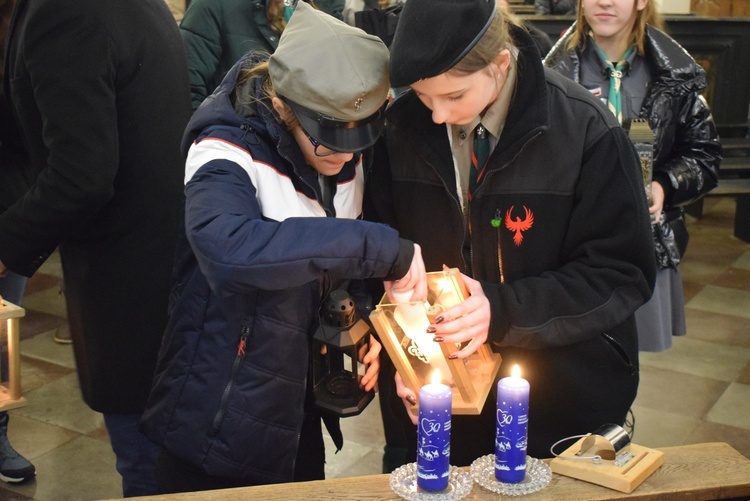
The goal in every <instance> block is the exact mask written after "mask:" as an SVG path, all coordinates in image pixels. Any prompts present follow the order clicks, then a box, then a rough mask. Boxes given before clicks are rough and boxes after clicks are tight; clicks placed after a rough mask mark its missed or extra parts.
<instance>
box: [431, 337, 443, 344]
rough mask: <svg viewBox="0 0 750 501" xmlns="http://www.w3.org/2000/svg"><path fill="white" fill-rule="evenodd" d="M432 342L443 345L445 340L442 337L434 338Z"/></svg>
mask: <svg viewBox="0 0 750 501" xmlns="http://www.w3.org/2000/svg"><path fill="white" fill-rule="evenodd" d="M432 340H433V341H435V342H436V343H442V342H443V338H441V337H440V336H435V337H434V338H432Z"/></svg>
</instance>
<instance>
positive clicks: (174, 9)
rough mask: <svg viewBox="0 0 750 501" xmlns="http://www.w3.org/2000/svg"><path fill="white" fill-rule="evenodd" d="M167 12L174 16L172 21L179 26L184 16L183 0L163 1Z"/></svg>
mask: <svg viewBox="0 0 750 501" xmlns="http://www.w3.org/2000/svg"><path fill="white" fill-rule="evenodd" d="M165 1H166V2H167V7H169V11H170V12H171V13H172V15H173V16H174V20H175V21H176V22H177V24H180V21H182V17H183V16H184V15H185V3H186V2H185V0H165Z"/></svg>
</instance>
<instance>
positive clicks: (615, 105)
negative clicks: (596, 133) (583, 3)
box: [592, 37, 635, 125]
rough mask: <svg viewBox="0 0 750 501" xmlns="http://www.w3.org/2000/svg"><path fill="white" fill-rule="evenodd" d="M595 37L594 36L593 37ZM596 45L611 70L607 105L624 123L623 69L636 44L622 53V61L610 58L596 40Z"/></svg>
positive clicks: (619, 120) (620, 121)
mask: <svg viewBox="0 0 750 501" xmlns="http://www.w3.org/2000/svg"><path fill="white" fill-rule="evenodd" d="M592 39H593V37H592ZM594 47H596V50H597V51H598V52H599V55H600V56H601V58H602V60H603V61H604V64H606V65H607V70H608V72H609V93H608V94H607V107H608V108H609V111H611V112H612V113H614V115H615V117H617V121H618V122H619V123H620V125H622V94H621V93H620V87H622V71H623V70H624V69H625V68H626V67H627V64H628V58H629V57H630V55H631V54H632V53H633V51H634V50H635V46H634V45H631V46H630V47H629V48H628V50H626V51H625V54H623V55H622V58H620V61H618V62H616V63H613V62H612V61H610V60H609V58H608V57H607V55H606V54H605V53H604V51H603V50H602V49H600V48H599V46H598V45H596V42H594Z"/></svg>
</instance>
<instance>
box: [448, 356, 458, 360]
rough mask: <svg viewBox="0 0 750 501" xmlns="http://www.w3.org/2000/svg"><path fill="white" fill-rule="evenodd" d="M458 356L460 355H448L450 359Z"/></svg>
mask: <svg viewBox="0 0 750 501" xmlns="http://www.w3.org/2000/svg"><path fill="white" fill-rule="evenodd" d="M457 358H458V355H448V359H449V360H456V359H457Z"/></svg>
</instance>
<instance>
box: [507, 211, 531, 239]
mask: <svg viewBox="0 0 750 501" xmlns="http://www.w3.org/2000/svg"><path fill="white" fill-rule="evenodd" d="M514 207H515V206H514V205H511V206H510V209H508V210H507V211H506V212H505V227H506V228H508V229H509V230H510V231H513V232H515V234H514V235H513V243H514V244H516V245H521V242H523V233H521V232H523V231H526V230H528V229H529V228H531V227H532V226H534V213H533V212H531V210H529V209H528V208H527V207H526V206H525V205H524V206H523V209H524V211H526V215H525V217H524V219H521V218H520V217H518V216H516V218H515V219H514V218H513V216H512V214H513V208H514Z"/></svg>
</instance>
